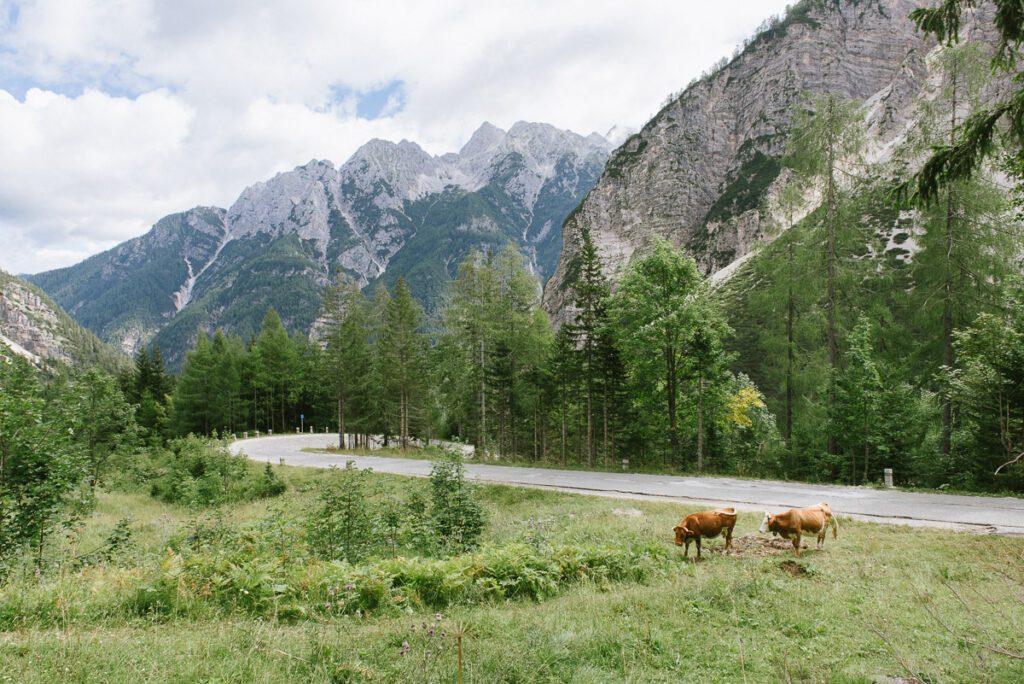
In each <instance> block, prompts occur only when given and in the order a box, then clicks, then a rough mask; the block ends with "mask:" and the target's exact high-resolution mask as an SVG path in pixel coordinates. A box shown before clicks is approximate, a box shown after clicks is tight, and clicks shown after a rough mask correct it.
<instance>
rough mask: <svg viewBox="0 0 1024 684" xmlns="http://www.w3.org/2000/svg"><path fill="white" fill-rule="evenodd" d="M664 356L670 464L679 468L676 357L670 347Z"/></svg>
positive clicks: (665, 350)
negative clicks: (670, 452)
mask: <svg viewBox="0 0 1024 684" xmlns="http://www.w3.org/2000/svg"><path fill="white" fill-rule="evenodd" d="M664 354H665V368H666V374H665V394H666V399H667V404H668V439H669V445H670V446H671V448H672V464H673V465H675V466H677V467H678V466H681V465H682V464H681V463H680V458H679V456H680V449H679V429H678V428H679V426H678V422H677V417H676V380H677V378H676V355H675V350H674V349H672V348H671V347H666V348H665V349H664Z"/></svg>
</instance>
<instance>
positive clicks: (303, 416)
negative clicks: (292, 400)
mask: <svg viewBox="0 0 1024 684" xmlns="http://www.w3.org/2000/svg"><path fill="white" fill-rule="evenodd" d="M305 431H306V414H305V413H300V414H299V432H305Z"/></svg>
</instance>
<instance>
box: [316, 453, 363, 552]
mask: <svg viewBox="0 0 1024 684" xmlns="http://www.w3.org/2000/svg"><path fill="white" fill-rule="evenodd" d="M368 473H369V471H365V470H359V469H357V468H355V467H354V465H353V463H352V461H349V462H348V463H346V464H345V469H344V470H340V471H338V472H337V473H336V474H335V475H334V476H333V477H331V479H330V480H329V481H328V482H327V483H325V484H324V485H323V486H321V488H320V496H319V506H318V507H317V508H315V509H314V510H313V511H312V512H311V514H310V516H309V522H308V530H309V546H310V549H311V550H312V551H313V553H314V554H316V555H317V556H319V557H320V558H325V559H329V560H330V559H339V558H340V559H345V560H347V561H357V560H360V559H362V558H364V557H365V556H366V555H367V554H368V553H369V551H370V547H371V544H372V542H373V541H374V540H373V524H372V521H371V520H370V515H369V513H368V512H367V502H366V496H367V492H366V489H367V486H366V482H367V474H368Z"/></svg>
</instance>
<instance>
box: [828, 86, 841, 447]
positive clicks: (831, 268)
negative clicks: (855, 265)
mask: <svg viewBox="0 0 1024 684" xmlns="http://www.w3.org/2000/svg"><path fill="white" fill-rule="evenodd" d="M827 116H828V187H827V189H826V194H827V201H828V215H827V219H826V223H827V228H828V241H827V248H826V268H825V270H826V279H827V281H828V285H827V289H828V293H827V297H828V302H827V306H826V307H825V310H826V313H827V317H826V336H827V337H828V366H829V369H830V370H831V371H832V378H830V380H829V391H828V406H829V410H830V413H831V409H832V407H833V406H834V405H835V390H834V388H833V384H834V382H835V373H836V367H837V366H838V365H839V344H838V341H837V333H836V225H835V224H836V176H835V163H836V158H835V152H836V151H835V125H836V124H835V116H836V114H835V103H834V102H833V99H832V97H829V99H828V114H827ZM827 450H828V453H829V454H835V453H836V437H835V434H833V429H832V427H831V422H830V427H829V430H828V444H827Z"/></svg>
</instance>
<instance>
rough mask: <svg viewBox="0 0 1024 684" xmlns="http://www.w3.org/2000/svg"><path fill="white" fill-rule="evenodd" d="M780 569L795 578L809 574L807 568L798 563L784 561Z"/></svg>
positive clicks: (780, 564)
mask: <svg viewBox="0 0 1024 684" xmlns="http://www.w3.org/2000/svg"><path fill="white" fill-rule="evenodd" d="M779 567H780V568H782V571H783V572H785V573H787V574H789V575H791V576H793V577H803V576H804V575H806V574H807V568H805V567H804V566H803V565H800V564H799V563H797V562H796V561H791V560H784V561H782V562H781V563H779Z"/></svg>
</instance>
